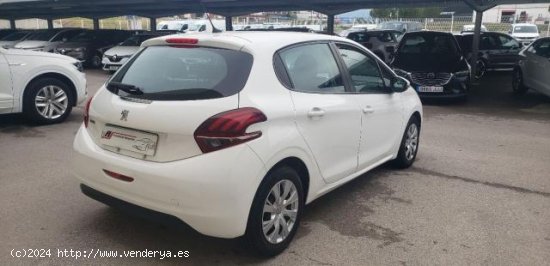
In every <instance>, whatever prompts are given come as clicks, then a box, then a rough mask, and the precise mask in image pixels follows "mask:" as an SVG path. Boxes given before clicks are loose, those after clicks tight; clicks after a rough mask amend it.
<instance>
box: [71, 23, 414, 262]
mask: <svg viewBox="0 0 550 266" xmlns="http://www.w3.org/2000/svg"><path fill="white" fill-rule="evenodd" d="M142 47H143V49H142V50H141V51H140V53H138V54H137V55H136V56H135V57H133V59H132V60H131V61H129V62H127V63H126V64H125V65H124V66H123V67H122V68H121V69H120V70H119V71H118V72H117V73H116V74H115V75H114V76H113V77H112V78H111V79H110V80H109V81H108V82H107V83H106V85H105V86H104V87H102V88H101V89H100V90H99V91H98V92H97V93H96V94H95V96H94V97H93V98H92V99H91V100H90V101H89V102H88V104H87V108H86V109H85V119H84V124H83V125H82V126H81V128H80V129H79V131H78V133H77V135H76V138H75V141H74V150H75V151H76V152H75V155H74V157H73V170H74V173H75V175H76V177H77V178H78V179H79V180H80V182H81V183H82V185H81V189H82V191H83V192H84V193H85V194H86V195H88V196H90V197H92V198H94V199H97V200H99V201H102V202H105V203H107V204H110V205H114V206H118V207H123V208H127V207H130V206H132V207H131V208H135V207H136V206H139V207H140V209H141V207H142V208H143V210H148V211H147V212H148V213H155V214H157V215H162V216H166V215H169V216H170V217H177V218H178V219H180V220H182V221H184V222H185V223H187V224H189V225H190V226H191V227H192V228H194V229H195V230H197V231H198V232H200V233H203V234H206V235H209V236H215V237H222V238H235V237H239V236H242V235H245V238H246V239H248V242H249V243H250V244H251V246H252V247H253V248H254V249H256V250H257V251H258V252H260V253H261V254H264V255H275V254H278V253H280V252H282V251H283V250H284V249H285V248H286V247H287V246H288V244H289V242H290V241H291V240H292V238H293V237H294V235H295V233H296V230H297V228H298V225H299V222H300V219H301V217H302V213H303V210H304V205H305V204H308V203H310V202H312V201H313V200H315V199H317V198H319V197H320V196H322V195H324V194H326V193H328V192H329V191H331V190H333V189H335V188H337V187H339V186H341V185H342V184H344V183H346V182H348V181H350V180H352V179H354V178H356V177H358V176H360V175H362V174H363V173H365V172H367V171H369V170H371V169H373V168H375V167H377V166H379V165H381V164H383V163H385V162H388V161H392V162H393V164H394V165H396V166H398V167H408V166H410V165H411V164H412V163H413V162H414V160H415V157H416V153H417V151H418V145H419V142H418V141H419V134H420V127H421V121H422V106H421V102H420V100H419V98H418V96H417V94H416V92H415V91H414V90H413V89H412V88H411V87H410V86H409V84H408V82H407V81H406V80H405V79H402V78H400V77H398V76H397V75H396V74H395V73H394V72H393V71H392V70H391V69H390V68H389V67H388V66H387V65H386V64H384V63H383V62H382V61H380V60H379V59H378V58H377V57H376V56H375V55H374V54H373V53H371V52H370V51H368V50H367V49H366V48H364V47H361V46H360V45H358V44H356V43H355V42H353V41H350V40H347V39H345V38H341V37H335V36H328V35H319V34H308V33H288V32H232V33H219V34H195V35H193V34H189V35H185V36H182V35H179V36H178V35H176V36H167V37H162V38H156V39H152V40H148V41H146V42H144V43H143V45H142ZM151 210H153V211H154V212H151ZM159 213H160V214H159Z"/></svg>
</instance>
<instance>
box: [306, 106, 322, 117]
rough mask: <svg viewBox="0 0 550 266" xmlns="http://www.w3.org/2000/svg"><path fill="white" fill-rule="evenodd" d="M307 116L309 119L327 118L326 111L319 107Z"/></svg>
mask: <svg viewBox="0 0 550 266" xmlns="http://www.w3.org/2000/svg"><path fill="white" fill-rule="evenodd" d="M307 116H308V117H309V118H314V117H323V116H325V110H323V109H321V108H319V107H314V108H312V109H311V110H310V111H309V112H308V113H307Z"/></svg>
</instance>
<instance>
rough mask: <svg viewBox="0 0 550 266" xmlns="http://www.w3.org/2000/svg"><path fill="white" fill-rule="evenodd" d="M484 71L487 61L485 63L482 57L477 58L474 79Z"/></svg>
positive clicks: (482, 74)
mask: <svg viewBox="0 0 550 266" xmlns="http://www.w3.org/2000/svg"><path fill="white" fill-rule="evenodd" d="M485 73H487V63H485V60H483V59H478V60H477V63H476V73H475V77H476V79H481V78H482V77H483V76H485Z"/></svg>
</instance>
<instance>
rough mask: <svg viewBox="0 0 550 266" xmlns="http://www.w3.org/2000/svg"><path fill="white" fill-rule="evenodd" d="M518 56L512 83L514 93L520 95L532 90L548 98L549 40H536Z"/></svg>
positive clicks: (549, 83) (549, 81)
mask: <svg viewBox="0 0 550 266" xmlns="http://www.w3.org/2000/svg"><path fill="white" fill-rule="evenodd" d="M519 55H520V60H519V63H518V66H517V67H516V68H515V69H514V78H513V81H512V88H513V90H514V92H515V93H517V94H522V93H525V92H527V90H528V89H533V90H536V91H538V92H540V93H542V94H545V95H546V96H548V97H550V38H548V37H547V38H541V39H538V40H536V41H535V42H534V43H532V44H531V45H530V46H528V47H526V48H525V49H523V50H522V51H521V52H520V53H519Z"/></svg>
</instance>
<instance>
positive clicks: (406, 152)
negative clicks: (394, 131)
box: [391, 116, 420, 169]
mask: <svg viewBox="0 0 550 266" xmlns="http://www.w3.org/2000/svg"><path fill="white" fill-rule="evenodd" d="M419 145H420V120H419V119H418V118H417V117H416V116H413V117H411V119H410V120H409V123H408V124H407V127H406V128H405V132H404V133H403V138H402V139H401V144H400V145H399V152H398V153H397V157H396V158H395V159H394V160H393V161H392V162H391V164H392V165H393V166H394V167H395V168H398V169H405V168H408V167H410V166H411V165H412V164H413V163H414V161H415V160H416V154H417V153H418V147H419Z"/></svg>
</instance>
